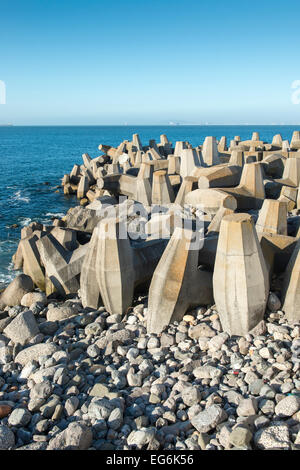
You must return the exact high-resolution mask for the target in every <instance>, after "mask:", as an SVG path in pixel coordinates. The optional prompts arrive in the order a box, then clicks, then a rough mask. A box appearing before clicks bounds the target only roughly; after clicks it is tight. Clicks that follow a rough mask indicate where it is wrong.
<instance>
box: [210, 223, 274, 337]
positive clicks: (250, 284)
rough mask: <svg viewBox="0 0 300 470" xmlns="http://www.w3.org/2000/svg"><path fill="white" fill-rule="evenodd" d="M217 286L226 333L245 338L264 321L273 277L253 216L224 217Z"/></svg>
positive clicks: (218, 250)
mask: <svg viewBox="0 0 300 470" xmlns="http://www.w3.org/2000/svg"><path fill="white" fill-rule="evenodd" d="M213 286H214V299H215V302H216V306H217V310H218V313H219V315H220V320H221V323H222V327H223V330H224V331H226V332H227V333H229V334H230V335H238V336H243V335H245V334H247V333H248V332H249V331H250V330H251V329H252V328H254V327H255V326H256V325H257V324H258V323H259V322H260V321H261V320H262V319H263V317H264V313H265V308H266V304H267V300H268V294H269V277H268V272H267V268H266V264H265V260H264V257H263V254H262V251H261V248H260V245H259V242H258V238H257V234H256V231H255V227H254V224H253V220H252V218H251V216H250V215H248V214H232V215H227V216H225V217H223V219H222V222H221V228H220V234H219V243H218V248H217V254H216V261H215V269H214V274H213Z"/></svg>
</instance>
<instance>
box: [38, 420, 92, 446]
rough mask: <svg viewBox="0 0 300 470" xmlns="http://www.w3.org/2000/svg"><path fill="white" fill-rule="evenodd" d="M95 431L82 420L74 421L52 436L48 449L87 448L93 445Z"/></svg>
mask: <svg viewBox="0 0 300 470" xmlns="http://www.w3.org/2000/svg"><path fill="white" fill-rule="evenodd" d="M92 441H93V433H92V430H91V428H89V427H88V426H87V425H86V424H84V423H82V422H73V423H70V424H69V426H68V427H67V428H66V429H65V430H64V431H62V432H61V433H59V434H58V435H56V436H55V437H54V438H52V439H51V440H50V442H49V445H48V448H47V449H48V450H71V449H74V450H75V449H77V450H86V449H88V448H89V447H90V446H91V445H92Z"/></svg>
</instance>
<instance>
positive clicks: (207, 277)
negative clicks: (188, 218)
mask: <svg viewBox="0 0 300 470" xmlns="http://www.w3.org/2000/svg"><path fill="white" fill-rule="evenodd" d="M194 236H195V232H193V231H192V230H186V229H183V228H179V227H177V228H176V229H175V231H174V233H173V235H172V237H171V239H170V241H169V243H168V245H167V248H166V249H165V251H164V253H163V255H162V257H161V259H160V261H159V263H158V265H157V268H156V269H155V271H154V274H153V277H152V281H151V284H150V289H149V302H148V317H147V332H148V333H160V332H161V331H162V330H163V329H164V327H165V326H167V325H168V324H169V323H170V322H173V321H177V320H178V321H180V320H181V319H182V318H183V316H184V314H185V312H186V311H187V310H188V309H189V308H190V307H193V306H198V305H208V304H211V303H212V302H213V295H212V274H211V273H210V272H209V271H204V270H200V269H198V256H199V250H198V249H195V248H197V247H194V246H193V244H194V243H195V242H194V240H193V237H194Z"/></svg>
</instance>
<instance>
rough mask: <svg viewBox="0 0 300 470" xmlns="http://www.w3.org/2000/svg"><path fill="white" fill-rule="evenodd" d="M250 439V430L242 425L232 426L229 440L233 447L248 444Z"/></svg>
mask: <svg viewBox="0 0 300 470" xmlns="http://www.w3.org/2000/svg"><path fill="white" fill-rule="evenodd" d="M251 439H252V432H251V431H250V430H249V429H247V428H245V427H243V426H237V427H236V428H234V429H233V430H232V431H231V433H230V436H229V442H230V444H232V445H233V446H234V447H244V446H248V445H249V444H250V441H251Z"/></svg>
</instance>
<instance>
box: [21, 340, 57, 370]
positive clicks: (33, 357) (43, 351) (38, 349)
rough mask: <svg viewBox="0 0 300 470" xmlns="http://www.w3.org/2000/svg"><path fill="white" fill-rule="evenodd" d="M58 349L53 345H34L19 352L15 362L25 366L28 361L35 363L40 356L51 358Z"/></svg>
mask: <svg viewBox="0 0 300 470" xmlns="http://www.w3.org/2000/svg"><path fill="white" fill-rule="evenodd" d="M58 350H59V348H58V346H56V344H53V343H41V344H35V345H34V346H30V347H28V348H25V349H23V350H22V351H20V352H19V353H18V354H17V355H16V357H15V362H17V363H19V364H21V365H22V366H25V365H26V364H27V362H29V361H37V360H38V359H39V358H40V357H41V356H52V354H54V353H55V352H56V351H58Z"/></svg>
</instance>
